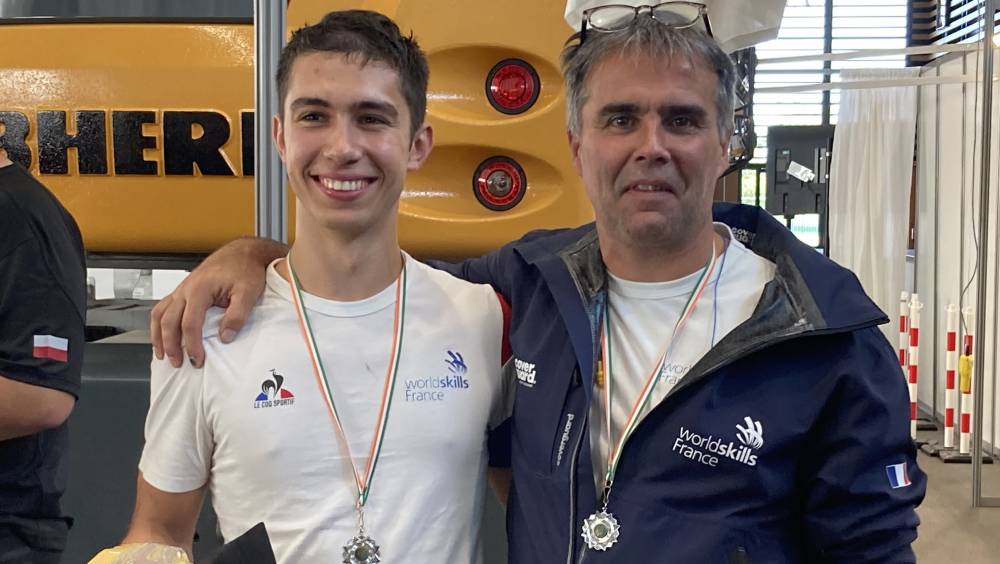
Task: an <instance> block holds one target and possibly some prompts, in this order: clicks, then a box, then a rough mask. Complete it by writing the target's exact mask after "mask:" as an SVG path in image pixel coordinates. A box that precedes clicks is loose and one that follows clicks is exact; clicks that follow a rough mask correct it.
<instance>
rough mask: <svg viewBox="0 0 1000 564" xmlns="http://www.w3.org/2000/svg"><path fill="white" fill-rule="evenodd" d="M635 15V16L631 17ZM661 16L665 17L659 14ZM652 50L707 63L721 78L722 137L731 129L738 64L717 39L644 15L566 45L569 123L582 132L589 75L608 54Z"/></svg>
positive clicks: (564, 67) (669, 57) (717, 97)
mask: <svg viewBox="0 0 1000 564" xmlns="http://www.w3.org/2000/svg"><path fill="white" fill-rule="evenodd" d="M630 17H631V16H630ZM656 17H657V18H658V19H660V20H662V19H663V18H664V17H666V16H660V15H657V16H656ZM615 53H621V54H632V55H650V56H653V57H655V58H658V59H662V60H674V59H679V60H682V61H685V62H688V63H691V65H692V66H696V65H698V66H707V67H708V70H711V71H714V72H715V75H716V77H718V79H719V80H718V85H717V87H716V92H715V108H716V110H717V111H718V114H719V116H718V124H717V125H718V128H719V136H720V137H724V136H725V135H726V134H727V133H732V130H733V111H734V110H733V106H734V104H735V99H736V80H737V77H736V67H735V65H734V64H733V60H732V59H731V58H730V57H729V55H727V54H726V52H725V51H723V50H722V48H721V47H720V46H719V43H718V42H717V41H716V40H715V39H713V38H712V37H710V36H709V35H708V34H706V33H705V32H704V31H702V30H701V29H699V28H697V27H694V26H692V27H687V28H680V29H679V28H675V27H671V26H668V25H663V22H662V21H658V20H654V19H653V18H651V17H648V15H646V14H640V15H639V17H637V18H635V20H633V21H632V23H631V24H630V25H628V26H626V27H624V28H622V29H621V30H619V31H613V32H600V31H593V32H591V33H589V34H588V35H587V40H586V41H584V42H583V43H571V44H569V45H567V46H566V48H565V49H563V53H562V70H563V78H564V80H565V82H566V125H567V127H568V128H569V130H570V132H572V133H573V134H576V135H579V133H580V128H581V123H580V120H581V112H582V110H583V105H584V103H585V102H586V101H587V98H588V95H589V93H588V92H587V77H588V75H589V74H590V71H591V70H593V68H594V67H595V66H596V65H597V64H598V63H599V62H600V61H601V60H603V58H604V57H605V56H607V55H609V54H615Z"/></svg>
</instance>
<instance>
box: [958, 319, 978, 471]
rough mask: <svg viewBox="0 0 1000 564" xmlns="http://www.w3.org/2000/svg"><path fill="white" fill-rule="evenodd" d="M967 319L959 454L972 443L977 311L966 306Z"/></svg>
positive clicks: (963, 344)
mask: <svg viewBox="0 0 1000 564" xmlns="http://www.w3.org/2000/svg"><path fill="white" fill-rule="evenodd" d="M962 318H963V319H964V320H965V339H964V341H963V343H962V356H961V358H960V359H959V376H960V378H959V387H960V388H961V390H962V416H961V429H960V431H961V435H960V436H959V443H958V452H959V454H969V453H970V446H971V443H972V361H973V356H972V351H973V348H972V346H973V344H974V336H975V330H974V327H975V326H976V325H975V324H976V313H975V311H974V310H973V309H972V308H971V307H969V306H966V307H965V309H963V310H962Z"/></svg>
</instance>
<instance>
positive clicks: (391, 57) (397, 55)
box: [277, 10, 430, 136]
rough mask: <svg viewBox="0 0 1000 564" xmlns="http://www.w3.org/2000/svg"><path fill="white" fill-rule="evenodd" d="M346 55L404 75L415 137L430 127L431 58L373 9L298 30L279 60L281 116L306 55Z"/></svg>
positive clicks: (329, 17)
mask: <svg viewBox="0 0 1000 564" xmlns="http://www.w3.org/2000/svg"><path fill="white" fill-rule="evenodd" d="M324 51H325V52H332V53H342V54H344V55H346V56H348V57H356V60H357V62H358V63H359V64H361V65H366V64H368V63H369V62H371V61H377V62H380V63H383V64H385V65H387V66H389V67H390V68H391V69H393V70H395V71H396V72H397V73H398V74H399V83H400V89H401V90H402V93H403V99H405V100H406V105H407V107H408V108H409V110H410V122H411V123H410V135H411V136H412V135H414V134H416V132H417V129H418V128H419V127H420V126H421V125H422V124H423V123H424V115H425V114H426V113H427V78H428V76H429V74H430V71H429V70H428V68H427V58H426V57H425V56H424V53H423V51H421V50H420V46H419V45H417V42H416V40H415V39H413V34H412V33H411V34H410V36H409V37H404V36H403V34H402V33H400V31H399V26H397V25H396V23H395V22H393V21H392V20H391V19H389V18H387V17H386V16H384V15H382V14H379V13H377V12H371V11H368V10H342V11H336V12H330V13H328V14H327V15H325V16H323V19H322V20H321V21H320V22H319V23H317V24H313V25H309V26H305V27H303V28H300V29H298V30H297V31H296V32H295V33H293V34H292V38H291V39H290V40H289V41H288V44H287V45H285V47H284V49H282V50H281V58H280V59H279V60H278V73H277V81H278V103H279V104H280V105H279V109H278V113H279V115H281V114H283V113H284V107H285V96H287V94H288V77H289V75H290V74H291V72H292V64H293V63H295V59H297V58H298V57H299V56H300V55H305V54H308V53H314V52H324Z"/></svg>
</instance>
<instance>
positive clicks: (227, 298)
mask: <svg viewBox="0 0 1000 564" xmlns="http://www.w3.org/2000/svg"><path fill="white" fill-rule="evenodd" d="M287 253H288V247H286V246H285V245H283V244H281V243H278V242H275V241H271V240H270V239H258V238H244V239H237V240H236V241H232V242H230V243H227V244H226V245H225V246H223V247H222V248H220V249H219V250H217V251H215V252H214V253H212V254H211V255H209V256H208V258H206V259H205V260H204V262H202V263H201V265H199V266H198V268H196V269H195V270H194V272H192V273H191V275H190V276H188V277H187V278H186V279H185V280H184V281H183V282H182V283H181V284H180V285H179V286H178V287H177V289H175V290H174V291H173V292H172V293H171V294H170V295H168V296H167V297H165V298H163V300H161V301H160V303H158V304H156V307H154V308H153V313H152V316H151V318H150V323H149V332H150V337H151V339H152V341H153V354H155V355H156V358H158V359H161V360H162V359H163V357H164V355H166V356H167V358H168V359H169V360H170V363H171V364H172V365H174V367H179V366H180V365H181V363H183V362H184V357H185V353H186V356H187V357H188V359H190V362H191V364H193V365H194V366H196V367H200V366H201V365H202V364H203V363H204V362H205V350H204V349H203V348H202V346H201V339H202V327H203V326H204V324H205V312H207V311H208V308H210V307H212V306H213V305H214V306H218V307H222V308H226V313H225V315H224V316H223V318H222V321H221V322H220V323H219V338H221V339H222V341H223V342H224V343H228V342H230V341H232V340H233V339H234V338H235V337H236V333H237V332H238V331H239V330H240V329H241V328H242V327H243V324H244V323H246V320H247V317H248V316H249V315H250V310H251V309H253V306H254V304H255V303H257V300H258V299H259V298H260V296H261V294H262V293H263V292H264V281H265V274H266V269H267V265H268V264H270V263H271V261H273V260H274V259H276V258H279V257H282V256H285V255H286V254H287Z"/></svg>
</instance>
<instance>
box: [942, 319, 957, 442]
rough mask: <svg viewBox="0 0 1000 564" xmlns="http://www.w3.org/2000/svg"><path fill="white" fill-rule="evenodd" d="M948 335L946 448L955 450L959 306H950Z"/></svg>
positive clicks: (946, 355)
mask: <svg viewBox="0 0 1000 564" xmlns="http://www.w3.org/2000/svg"><path fill="white" fill-rule="evenodd" d="M945 311H946V314H947V320H948V321H947V323H948V325H947V334H946V339H945V341H946V345H945V353H944V362H945V387H944V448H955V408H956V407H958V389H957V388H956V387H955V376H956V372H957V370H958V306H956V305H955V304H948V308H947V309H946V310H945Z"/></svg>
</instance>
